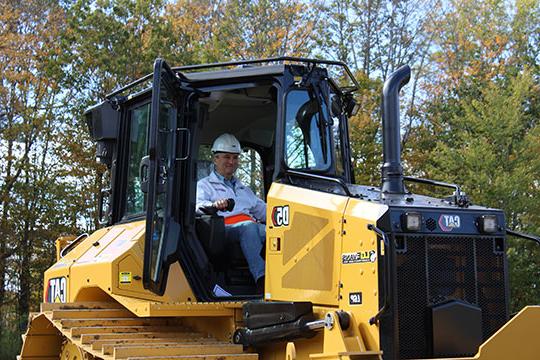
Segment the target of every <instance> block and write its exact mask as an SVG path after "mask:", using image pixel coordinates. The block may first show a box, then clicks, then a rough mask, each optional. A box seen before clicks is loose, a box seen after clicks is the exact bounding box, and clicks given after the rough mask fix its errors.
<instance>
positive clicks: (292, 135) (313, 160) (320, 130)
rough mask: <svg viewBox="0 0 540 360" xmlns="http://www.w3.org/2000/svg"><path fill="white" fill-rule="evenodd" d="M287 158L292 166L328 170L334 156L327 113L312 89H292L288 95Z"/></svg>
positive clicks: (288, 163)
mask: <svg viewBox="0 0 540 360" xmlns="http://www.w3.org/2000/svg"><path fill="white" fill-rule="evenodd" d="M285 106H286V125H285V159H286V163H287V166H288V167H289V168H291V169H310V170H319V171H322V170H327V169H328V168H329V166H330V162H331V157H330V151H329V146H330V144H329V143H330V142H329V134H328V129H327V126H325V122H326V121H325V118H324V116H325V114H321V108H320V107H319V102H318V101H317V99H316V98H315V97H314V95H312V94H311V93H310V92H308V90H305V89H299V90H292V91H290V92H289V93H288V94H287V98H286V105H285Z"/></svg>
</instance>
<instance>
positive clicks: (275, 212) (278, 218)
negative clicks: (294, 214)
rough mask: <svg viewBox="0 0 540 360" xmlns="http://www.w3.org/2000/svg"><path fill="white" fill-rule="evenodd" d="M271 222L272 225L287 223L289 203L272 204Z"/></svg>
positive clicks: (284, 224)
mask: <svg viewBox="0 0 540 360" xmlns="http://www.w3.org/2000/svg"><path fill="white" fill-rule="evenodd" d="M272 224H274V226H288V225H289V205H284V206H274V208H273V209H272Z"/></svg>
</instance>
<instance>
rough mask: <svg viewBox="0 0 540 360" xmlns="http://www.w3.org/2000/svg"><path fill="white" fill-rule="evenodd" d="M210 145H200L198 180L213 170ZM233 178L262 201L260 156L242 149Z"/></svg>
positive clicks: (245, 148)
mask: <svg viewBox="0 0 540 360" xmlns="http://www.w3.org/2000/svg"><path fill="white" fill-rule="evenodd" d="M210 147H211V146H210V145H202V146H201V147H200V148H199V156H198V159H197V179H198V180H200V179H202V178H203V177H205V176H208V175H210V172H212V171H213V170H214V162H213V154H212V152H211V151H210ZM235 176H236V177H237V178H238V179H240V181H241V182H242V184H244V185H246V186H249V187H250V188H251V190H252V191H253V193H254V194H255V195H257V196H258V197H259V198H261V199H264V172H263V164H262V160H261V156H260V155H259V153H258V152H257V151H255V150H254V149H252V148H250V147H244V148H243V151H242V153H241V154H240V163H239V165H238V169H237V170H236V173H235Z"/></svg>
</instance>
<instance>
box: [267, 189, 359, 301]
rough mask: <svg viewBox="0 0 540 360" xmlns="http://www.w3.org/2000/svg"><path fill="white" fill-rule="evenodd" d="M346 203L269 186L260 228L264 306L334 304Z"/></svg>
mask: <svg viewBox="0 0 540 360" xmlns="http://www.w3.org/2000/svg"><path fill="white" fill-rule="evenodd" d="M347 201H348V198H347V197H345V196H339V195H332V194H327V193H323V192H320V191H314V190H308V189H303V188H298V187H294V186H291V185H283V184H277V183H274V184H272V187H271V188H270V192H269V194H268V206H267V222H266V223H267V225H266V227H267V228H266V232H267V239H268V241H267V242H266V244H267V245H266V246H267V247H266V289H265V298H266V299H267V300H285V301H311V302H312V303H314V304H321V305H337V304H338V296H339V294H338V290H339V259H340V251H341V228H342V222H341V221H342V217H343V212H344V210H345V207H346V205H347Z"/></svg>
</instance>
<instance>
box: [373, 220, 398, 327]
mask: <svg viewBox="0 0 540 360" xmlns="http://www.w3.org/2000/svg"><path fill="white" fill-rule="evenodd" d="M367 228H368V230H371V231H373V232H375V233H376V234H377V235H379V236H380V237H381V238H382V239H383V242H384V248H385V251H384V269H385V274H384V305H383V307H382V308H380V309H379V311H377V313H376V314H375V315H374V316H372V317H371V318H370V319H369V325H374V324H376V323H378V322H379V318H380V317H381V315H382V314H383V313H384V312H386V311H387V310H388V309H389V308H390V298H391V295H392V294H391V288H392V287H391V285H390V279H391V276H392V272H391V271H390V270H391V268H390V265H391V264H390V261H389V256H391V253H392V249H391V248H392V247H391V246H390V241H389V240H388V236H387V235H386V233H385V232H384V231H382V230H381V229H379V228H378V227H377V226H375V225H373V224H368V226H367Z"/></svg>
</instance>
